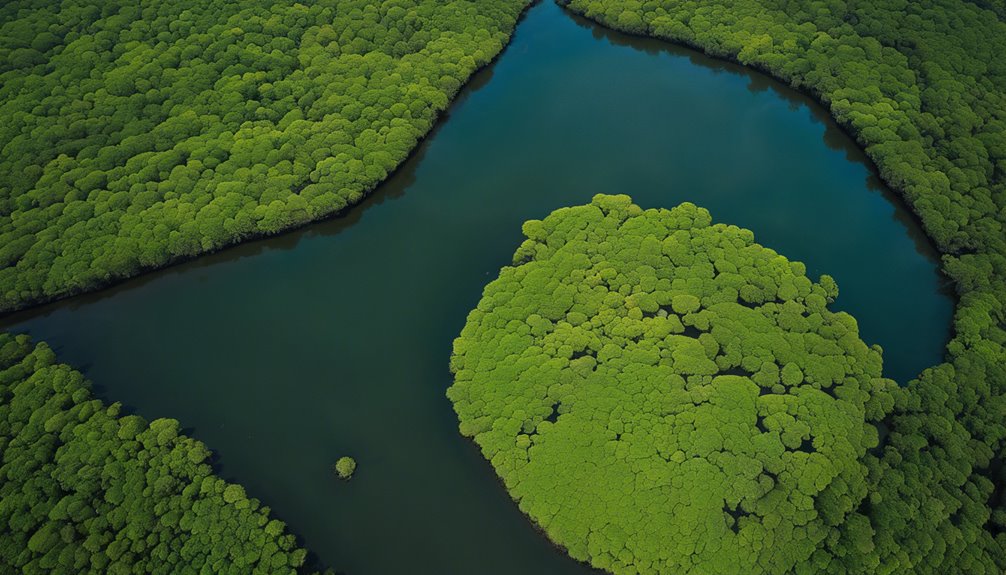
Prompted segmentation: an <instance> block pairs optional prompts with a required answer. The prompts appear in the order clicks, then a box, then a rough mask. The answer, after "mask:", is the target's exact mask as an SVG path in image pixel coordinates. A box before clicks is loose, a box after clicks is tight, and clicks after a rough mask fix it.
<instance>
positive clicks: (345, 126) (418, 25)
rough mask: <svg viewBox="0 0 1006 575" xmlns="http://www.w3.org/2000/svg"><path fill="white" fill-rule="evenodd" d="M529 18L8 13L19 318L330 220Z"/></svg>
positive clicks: (216, 7)
mask: <svg viewBox="0 0 1006 575" xmlns="http://www.w3.org/2000/svg"><path fill="white" fill-rule="evenodd" d="M526 5H527V0H450V1H445V2H440V1H435V0H383V1H380V2H370V1H368V0H318V1H312V2H304V3H301V2H293V1H289V0H282V1H278V2H257V1H249V0H208V1H200V2H195V1H170V2H165V1H161V0H140V1H137V0H104V1H102V2H95V1H94V0H68V1H66V2H49V1H45V0H14V1H9V2H3V3H2V4H0V311H3V310H10V309H14V308H18V307H23V306H25V305H27V304H31V303H37V302H40V301H44V300H48V299H53V298H55V297H59V296H64V295H68V294H73V293H78V292H81V291H85V290H90V289H95V288H97V287H101V286H103V285H106V284H108V283H109V282H111V281H114V280H116V279H121V278H124V277H128V276H131V275H135V274H137V273H139V272H141V271H143V270H145V269H150V268H153V267H158V266H162V265H165V264H167V263H169V262H171V261H174V260H177V259H180V258H187V257H192V256H194V255H197V254H201V253H204V252H207V251H211V250H215V249H219V248H221V247H223V246H226V245H229V244H232V243H235V242H238V241H241V240H242V239H246V238H249V237H253V236H258V235H263V234H272V233H276V232H278V231H281V230H284V229H288V228H290V227H293V226H298V225H301V224H304V223H306V222H309V221H312V220H315V219H318V218H322V217H325V216H327V215H330V214H333V213H335V212H338V211H339V210H342V209H343V208H345V207H346V206H350V205H353V204H355V203H357V202H358V201H360V199H361V198H362V197H363V195H364V194H365V193H367V192H368V191H369V190H371V189H372V188H373V187H374V186H375V185H377V184H378V183H379V182H381V181H382V180H383V179H384V178H385V177H386V176H387V175H388V174H389V172H391V171H392V170H394V169H395V168H396V166H398V165H399V163H400V162H402V161H403V160H404V159H405V158H406V156H407V155H408V154H409V153H410V152H411V151H412V149H413V148H414V147H415V146H416V144H417V142H418V141H419V139H420V138H422V137H423V136H425V135H426V133H427V132H428V131H429V130H430V128H431V127H432V125H433V122H434V120H435V119H436V118H437V116H438V115H439V114H440V112H442V111H443V110H444V109H445V108H446V107H447V104H448V102H449V101H450V100H451V99H452V98H453V97H454V95H455V94H456V93H457V91H458V89H459V88H460V87H461V85H462V84H463V83H464V82H465V80H466V79H467V78H468V77H469V76H470V75H471V74H472V73H473V72H474V71H476V70H477V69H478V68H479V67H481V66H484V65H486V64H487V63H488V62H489V61H490V60H491V59H492V58H493V57H495V56H496V54H498V53H499V52H500V50H502V48H503V46H504V45H505V44H506V42H507V41H508V39H509V37H510V33H511V32H512V30H513V28H514V25H515V23H516V20H517V18H518V16H519V14H520V13H521V11H522V10H523V9H524V8H525V7H526Z"/></svg>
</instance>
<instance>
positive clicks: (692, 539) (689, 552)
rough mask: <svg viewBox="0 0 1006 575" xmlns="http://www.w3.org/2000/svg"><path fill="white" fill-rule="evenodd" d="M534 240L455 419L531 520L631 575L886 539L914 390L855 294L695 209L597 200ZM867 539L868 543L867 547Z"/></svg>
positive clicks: (747, 569)
mask: <svg viewBox="0 0 1006 575" xmlns="http://www.w3.org/2000/svg"><path fill="white" fill-rule="evenodd" d="M523 231H524V234H525V235H526V236H527V240H526V241H525V242H524V243H523V244H522V245H521V246H520V248H519V249H518V250H517V252H516V254H515V255H514V265H513V266H512V267H505V268H503V270H502V271H501V272H500V275H499V278H498V279H496V280H495V281H493V282H492V283H490V284H489V285H488V286H487V287H486V288H485V292H484V294H483V297H482V300H481V301H480V302H479V304H478V307H477V308H476V309H474V310H473V311H472V312H471V313H470V314H469V316H468V321H467V323H466V325H465V327H464V329H463V331H462V332H461V336H460V337H459V338H458V339H457V340H456V341H455V343H454V355H453V357H452V360H451V369H452V372H453V373H454V374H455V381H454V384H453V385H452V387H451V388H450V389H449V390H448V397H449V398H450V399H451V401H452V402H453V403H454V408H455V410H456V411H457V413H458V416H459V418H460V429H461V433H462V434H464V435H466V436H469V437H472V438H474V440H475V441H476V443H478V445H479V446H480V447H481V449H482V452H483V454H484V455H485V457H486V458H487V459H489V460H490V461H491V462H492V465H493V466H494V467H495V469H496V471H497V473H499V475H500V476H501V477H502V479H503V480H504V482H505V484H506V487H507V489H508V490H509V491H510V493H511V495H512V496H513V498H514V499H515V500H516V501H517V502H518V503H519V505H520V508H521V509H522V510H523V511H524V512H525V513H527V514H528V515H529V516H530V517H531V518H532V519H533V520H534V521H536V522H537V523H538V524H539V525H540V526H541V527H542V528H543V529H544V530H545V532H546V533H547V534H548V535H549V537H550V538H551V539H552V540H554V541H555V542H556V543H558V544H560V545H562V546H564V547H565V548H566V549H567V550H568V551H569V553H570V555H572V556H573V557H575V558H576V559H579V560H583V561H588V562H590V563H591V564H592V565H594V566H596V567H600V568H603V569H607V570H609V571H612V572H614V573H676V574H682V575H686V574H703V575H717V574H722V575H727V574H736V573H751V574H758V573H788V572H793V571H794V570H797V572H803V571H800V570H799V569H804V570H806V569H807V568H808V567H811V571H807V572H812V571H813V570H814V568H816V567H819V566H822V565H826V564H827V563H828V562H829V561H831V559H832V558H833V557H835V556H836V555H838V554H841V553H846V552H848V549H849V548H851V547H853V546H855V545H856V544H858V543H860V542H862V541H864V540H865V541H866V542H867V543H868V542H869V539H870V525H869V522H868V521H867V520H866V518H865V517H864V516H863V515H861V514H860V513H859V511H858V510H859V508H860V506H861V504H862V503H863V500H864V497H865V496H866V494H867V475H868V468H867V465H866V464H865V463H864V461H865V458H866V455H867V451H868V450H869V449H871V448H874V447H876V446H877V445H878V432H877V428H876V427H875V426H874V425H873V422H876V421H879V420H880V419H882V418H883V416H884V415H885V413H886V412H887V411H888V410H889V409H890V408H891V405H892V402H893V400H892V396H891V393H890V392H891V390H892V388H893V386H894V383H893V382H892V381H890V380H887V379H884V378H882V377H881V353H880V350H879V349H878V348H870V347H868V346H867V345H866V344H864V343H863V341H862V340H860V338H859V335H858V327H857V324H856V321H855V319H853V318H852V317H851V316H849V315H848V314H845V313H835V312H832V311H830V310H829V309H828V307H827V304H828V303H829V302H831V301H833V300H834V298H835V297H836V296H837V293H838V289H837V286H836V285H835V283H834V281H833V280H832V279H831V278H829V277H827V276H824V277H822V279H821V280H820V281H819V282H818V283H814V282H812V281H811V280H810V279H808V278H807V277H806V275H805V272H806V269H805V267H804V265H803V264H800V263H797V262H790V261H788V260H787V259H786V258H784V257H782V256H780V255H778V254H776V253H775V252H773V251H772V250H769V249H767V248H764V247H762V246H760V245H758V244H756V243H754V236H753V234H752V233H751V232H750V231H747V230H743V229H740V228H737V227H734V226H726V225H722V224H716V225H712V224H711V221H710V216H709V213H708V212H707V211H706V210H703V209H700V208H698V207H696V206H694V205H691V204H682V205H680V206H678V207H676V208H674V209H672V210H663V209H661V210H646V211H644V210H642V209H641V208H639V207H638V206H636V205H633V204H632V203H631V200H630V198H629V197H628V196H624V195H623V196H605V195H598V196H595V198H594V200H593V202H592V203H591V204H590V205H586V206H579V207H573V208H564V209H560V210H557V211H556V212H554V213H552V214H551V215H549V216H548V217H547V218H545V219H544V220H542V221H537V220H532V221H529V222H527V223H525V224H524V227H523ZM846 527H848V529H846Z"/></svg>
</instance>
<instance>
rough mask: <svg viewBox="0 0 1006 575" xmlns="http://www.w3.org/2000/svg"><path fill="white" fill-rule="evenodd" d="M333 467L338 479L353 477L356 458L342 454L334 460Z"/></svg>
mask: <svg viewBox="0 0 1006 575" xmlns="http://www.w3.org/2000/svg"><path fill="white" fill-rule="evenodd" d="M333 467H334V468H335V474H336V475H338V476H339V479H349V478H351V477H353V472H355V471H356V460H355V459H353V458H352V457H349V456H343V457H340V458H339V459H338V461H336V462H335V465H334V466H333Z"/></svg>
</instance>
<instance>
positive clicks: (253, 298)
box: [3, 2, 953, 575]
mask: <svg viewBox="0 0 1006 575" xmlns="http://www.w3.org/2000/svg"><path fill="white" fill-rule="evenodd" d="M598 192H606V193H628V194H630V195H632V196H633V198H634V199H635V201H636V203H638V204H640V205H642V206H643V207H660V206H663V207H670V206H673V205H676V204H678V203H680V202H682V201H692V202H694V203H696V204H699V205H701V206H704V207H706V208H708V209H709V210H710V211H711V212H712V214H713V218H714V220H716V221H721V222H727V223H731V224H737V225H739V226H743V227H746V228H750V229H752V230H754V232H755V237H756V239H757V241H759V242H760V243H762V244H764V245H766V246H769V247H771V248H773V249H775V250H777V251H779V252H780V253H782V254H784V255H786V256H787V257H789V258H791V259H796V260H801V261H803V262H805V263H806V264H807V267H808V272H809V275H811V277H814V278H816V277H817V276H818V275H819V274H822V273H828V274H831V275H832V276H834V277H835V278H836V280H837V281H838V284H839V286H840V288H841V295H840V297H839V299H838V302H837V305H836V307H837V308H838V309H842V310H846V311H848V312H850V313H852V314H853V315H854V316H856V317H857V318H858V320H859V325H860V328H861V332H862V336H863V339H864V340H865V341H867V343H877V344H880V345H881V346H882V347H883V348H884V350H885V353H884V355H885V372H886V374H887V375H888V376H890V377H893V378H895V379H897V380H898V381H899V382H901V383H903V384H904V383H907V382H908V381H909V380H910V379H912V378H913V377H914V376H915V375H916V374H917V373H918V372H919V370H921V369H922V368H925V367H927V366H929V365H932V364H934V363H937V362H938V361H940V359H941V356H942V349H943V346H944V344H945V343H946V340H947V338H948V335H949V325H950V319H951V313H952V304H953V301H952V299H951V298H950V297H949V295H948V292H947V286H946V281H945V280H944V279H943V278H941V276H940V275H939V274H938V273H937V260H936V258H935V252H934V251H933V249H932V247H931V246H930V244H929V243H928V242H927V241H926V240H925V238H924V236H923V235H922V233H921V231H920V230H919V227H918V225H917V224H916V223H915V221H914V219H913V218H912V217H911V216H910V214H909V213H908V212H907V210H906V209H905V208H904V207H903V206H901V205H900V203H899V202H898V201H897V199H896V196H894V195H893V194H892V193H891V192H890V191H889V190H887V189H886V188H885V187H884V186H883V185H882V184H881V183H880V182H879V180H878V179H877V176H876V174H875V172H874V171H873V169H872V168H871V167H869V165H868V163H867V162H866V160H865V158H864V156H863V154H862V153H861V152H859V151H858V150H857V149H856V147H855V145H854V143H853V142H852V141H851V140H850V139H849V138H848V137H846V136H845V135H843V133H842V132H841V131H840V130H839V129H838V128H837V127H836V126H835V125H834V124H833V123H832V122H831V121H830V120H829V119H828V118H827V116H826V114H825V113H824V111H823V110H822V109H821V108H820V107H819V106H817V105H814V104H813V103H811V102H810V101H809V100H808V99H807V98H805V97H803V96H801V95H799V94H797V93H795V92H793V91H792V90H789V89H787V88H785V87H783V86H781V85H780V84H778V83H776V82H774V81H772V80H769V79H767V78H766V77H764V76H762V75H759V74H756V73H752V72H749V71H746V70H744V69H743V68H740V67H738V66H734V65H730V64H724V63H722V62H718V61H715V60H712V59H709V58H706V57H704V56H702V55H700V54H698V53H696V52H693V51H690V50H686V49H682V48H676V47H672V46H669V45H666V44H663V43H658V42H655V41H646V40H639V39H634V38H629V37H626V36H624V35H621V34H616V33H611V32H609V31H606V30H603V29H601V28H599V27H597V26H594V25H592V24H589V23H587V22H586V21H583V20H581V19H578V18H575V17H572V16H571V15H569V14H568V13H566V12H564V11H563V10H562V9H561V8H559V7H557V6H556V5H555V4H553V3H552V2H543V3H539V4H537V5H536V6H534V7H533V8H531V9H530V10H529V12H528V13H527V15H526V16H525V18H524V19H523V20H522V22H521V23H520V25H519V27H518V29H517V31H516V34H515V36H514V39H513V42H512V44H511V45H510V46H509V47H508V48H507V50H506V51H505V52H504V54H503V55H502V56H501V57H500V58H499V60H498V61H497V62H496V63H495V64H494V65H493V66H491V67H490V68H488V69H486V70H483V71H482V72H480V73H479V74H478V75H477V76H476V77H475V78H474V79H473V81H472V83H471V84H470V85H469V86H468V87H467V88H466V89H465V90H464V92H463V93H462V95H461V96H460V97H459V99H458V100H457V101H456V102H455V104H454V105H453V106H452V107H451V109H450V112H449V114H448V116H447V117H446V118H445V119H444V121H443V122H441V124H440V126H439V127H438V128H437V130H436V131H435V133H434V134H432V135H431V136H430V138H428V139H427V140H426V142H425V143H424V144H423V145H422V147H421V148H420V149H419V150H418V151H417V153H416V154H415V155H414V156H413V158H412V159H410V160H409V161H408V162H407V163H406V164H405V165H404V166H403V167H402V169H401V170H400V171H399V172H398V173H396V175H395V176H394V177H393V178H392V179H391V180H389V181H388V182H387V183H386V184H385V185H383V186H382V187H381V188H380V189H379V190H377V191H376V192H375V193H374V194H373V195H372V196H371V197H369V198H368V199H367V200H366V201H364V203H363V204H362V205H360V206H357V207H356V208H353V209H352V210H350V211H349V212H348V213H347V214H346V215H345V216H343V217H340V218H336V219H334V220H331V221H327V222H322V223H319V224H316V225H312V226H309V227H307V228H304V229H302V230H300V231H297V232H294V233H290V234H287V235H283V236H281V237H277V238H274V239H271V240H265V241H258V242H253V243H250V244H245V245H242V246H239V247H236V248H233V249H230V250H227V251H224V252H221V253H218V254H215V255H211V256H208V257H204V258H201V259H199V260H196V261H194V262H191V263H188V264H184V265H180V266H176V267H173V268H170V269H167V270H165V271H162V272H158V273H154V274H150V275H148V276H145V277H142V278H140V279H137V280H134V281H131V282H128V283H126V284H124V285H122V286H120V287H118V288H115V289H110V290H106V291H103V292H101V293H98V294H94V295H90V296H84V297H78V298H74V299H71V300H68V301H65V302H62V303H59V304H55V305H51V306H48V307H44V308H40V309H37V310H33V311H31V312H27V313H22V314H19V315H15V316H11V317H8V318H5V319H4V320H3V323H4V326H3V327H5V328H7V329H13V330H15V331H19V332H20V331H27V332H30V333H31V334H32V335H33V336H34V337H36V338H37V339H40V340H45V341H48V342H50V344H51V345H52V346H53V347H54V348H55V349H56V351H57V353H58V355H59V357H60V358H61V360H63V361H65V362H68V363H70V364H72V365H74V366H76V367H78V368H80V369H82V370H83V371H84V372H85V373H86V374H87V375H88V377H89V378H91V379H92V380H93V381H95V382H96V389H97V391H98V394H99V395H100V396H101V397H102V398H103V399H106V400H108V401H121V402H122V403H123V404H124V405H125V406H127V408H128V409H129V410H131V411H133V412H136V413H139V414H141V415H143V416H145V417H147V418H151V419H152V418H157V417H172V418H175V419H178V420H180V421H181V422H182V426H183V427H184V428H185V429H186V430H187V431H188V432H189V433H190V434H192V435H193V436H195V437H196V438H199V439H201V440H203V441H205V442H206V443H207V444H208V445H209V446H210V447H211V448H212V449H213V450H214V451H215V452H216V454H217V465H218V469H219V472H220V473H221V475H223V476H224V477H225V478H227V479H229V480H232V481H239V482H241V483H243V484H244V485H245V486H246V487H247V488H248V491H249V493H250V494H251V495H253V496H256V497H259V498H260V499H262V500H263V501H265V502H266V503H267V504H268V505H270V506H271V507H272V509H273V510H274V512H275V513H276V514H277V515H278V516H279V517H280V518H281V519H283V520H285V521H287V522H288V523H289V524H290V525H291V527H292V529H293V531H294V532H295V533H297V534H298V535H299V536H300V537H301V538H302V540H303V544H304V545H306V546H307V547H308V548H310V549H311V550H312V551H313V552H314V553H315V554H316V555H317V558H318V560H319V561H320V562H321V563H322V564H324V565H331V566H333V567H335V568H337V569H338V570H339V571H340V572H345V573H348V574H350V575H399V574H402V573H412V574H427V573H428V574H437V575H442V574H452V575H453V574H479V575H496V574H499V575H504V574H505V575H514V574H522V575H534V574H559V575H563V574H572V573H590V572H591V570H590V569H588V568H587V567H585V566H583V565H580V564H577V563H575V562H574V561H572V560H571V559H569V558H568V557H566V556H565V554H564V553H563V552H561V551H560V550H557V549H555V548H554V547H553V546H552V545H550V544H549V542H548V541H547V540H546V539H545V537H544V536H542V535H541V534H540V533H538V532H537V531H536V530H535V529H534V527H533V526H532V525H531V524H530V523H529V522H528V521H527V520H526V519H525V518H524V516H523V515H522V514H521V513H520V511H519V510H518V509H517V506H516V505H514V504H513V502H512V501H511V500H510V499H509V497H508V495H507V494H506V492H505V491H504V489H503V487H502V485H501V484H500V483H499V481H498V480H497V479H496V476H495V475H494V473H493V471H492V469H491V467H490V466H489V464H488V463H487V462H486V461H484V460H483V459H482V457H481V455H480V454H479V452H478V450H477V449H476V447H475V446H474V445H473V444H472V443H470V442H469V441H467V440H466V439H464V438H462V437H461V436H460V435H459V434H458V431H457V420H456V418H455V416H454V413H453V411H452V410H451V407H450V404H449V402H448V400H447V399H446V398H445V396H444V390H445V389H446V388H447V387H448V385H449V384H450V374H449V372H448V357H449V355H450V351H451V342H452V340H453V338H454V337H455V336H456V335H457V334H458V332H459V331H460V329H461V326H462V325H463V324H464V320H465V316H466V314H467V312H468V310H469V309H471V308H472V307H473V306H474V305H475V303H476V302H477V301H478V299H479V296H480V294H481V290H482V286H483V285H485V284H486V283H487V282H488V281H489V280H490V279H492V278H493V277H495V274H496V273H497V271H498V270H499V268H500V266H502V265H505V264H507V263H509V260H510V256H511V254H512V253H513V251H514V249H515V248H516V247H517V245H518V244H519V242H520V240H521V236H520V228H521V223H522V222H523V221H524V220H526V219H529V218H540V217H543V216H544V215H546V214H547V213H549V212H550V211H552V210H553V209H556V208H558V207H561V206H567V205H573V204H580V203H586V202H588V201H590V198H591V196H593V195H594V194H595V193H598ZM343 454H351V455H353V456H355V457H356V459H357V460H358V462H359V468H358V471H357V474H356V476H355V477H354V478H353V480H352V481H350V482H340V481H337V480H336V479H335V478H334V477H333V475H332V472H331V465H332V463H333V462H334V461H335V459H336V458H337V457H339V456H340V455H343Z"/></svg>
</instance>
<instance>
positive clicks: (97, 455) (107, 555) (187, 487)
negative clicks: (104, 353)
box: [0, 334, 306, 575]
mask: <svg viewBox="0 0 1006 575" xmlns="http://www.w3.org/2000/svg"><path fill="white" fill-rule="evenodd" d="M119 410H120V407H119V405H118V404H112V405H104V404H102V403H101V402H100V401H98V400H96V399H93V398H92V397H91V393H90V389H89V385H88V383H87V382H86V381H85V380H84V377H83V376H82V375H81V374H80V373H79V372H77V371H74V370H73V369H71V368H70V367H69V366H66V365H63V364H59V363H56V360H55V357H54V355H53V353H52V351H51V350H50V349H49V348H48V347H47V346H46V345H45V344H39V345H37V346H33V345H32V344H31V342H30V341H29V340H28V338H27V336H16V337H15V336H12V335H10V334H0V454H2V455H0V524H2V525H4V529H3V532H2V535H0V572H3V573H26V574H27V573H54V574H70V573H72V574H75V575H76V574H83V573H94V574H99V573H100V574H103V575H104V574H108V573H112V574H115V573H149V574H164V575H168V574H172V575H174V574H189V575H195V574H198V573H221V574H234V575H238V574H241V575H244V574H248V573H256V574H263V575H265V574H269V575H272V574H284V573H285V574H295V573H297V572H298V571H299V570H300V568H301V566H302V565H303V563H304V559H305V557H306V552H305V551H304V550H303V549H298V548H297V546H296V544H295V542H294V538H293V536H292V535H289V534H287V533H286V532H285V526H284V525H283V523H282V522H280V521H277V520H275V519H273V520H270V519H269V508H268V507H262V506H261V505H260V503H259V502H258V500H256V499H249V498H248V497H247V496H246V495H245V491H244V489H243V488H242V487H241V486H239V485H232V484H227V483H226V482H225V481H223V480H222V479H220V478H218V477H216V476H214V475H213V473H212V470H211V468H210V465H209V464H208V463H207V460H208V458H209V456H210V452H209V450H208V449H207V448H206V446H205V445H203V444H202V443H200V442H198V441H196V440H194V439H191V438H189V437H186V436H184V435H180V434H179V426H178V422H177V421H175V420H172V419H158V420H155V421H152V422H150V423H149V424H148V423H147V422H146V421H144V420H143V419H142V418H140V417H137V416H135V415H130V416H121V415H120V414H119Z"/></svg>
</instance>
